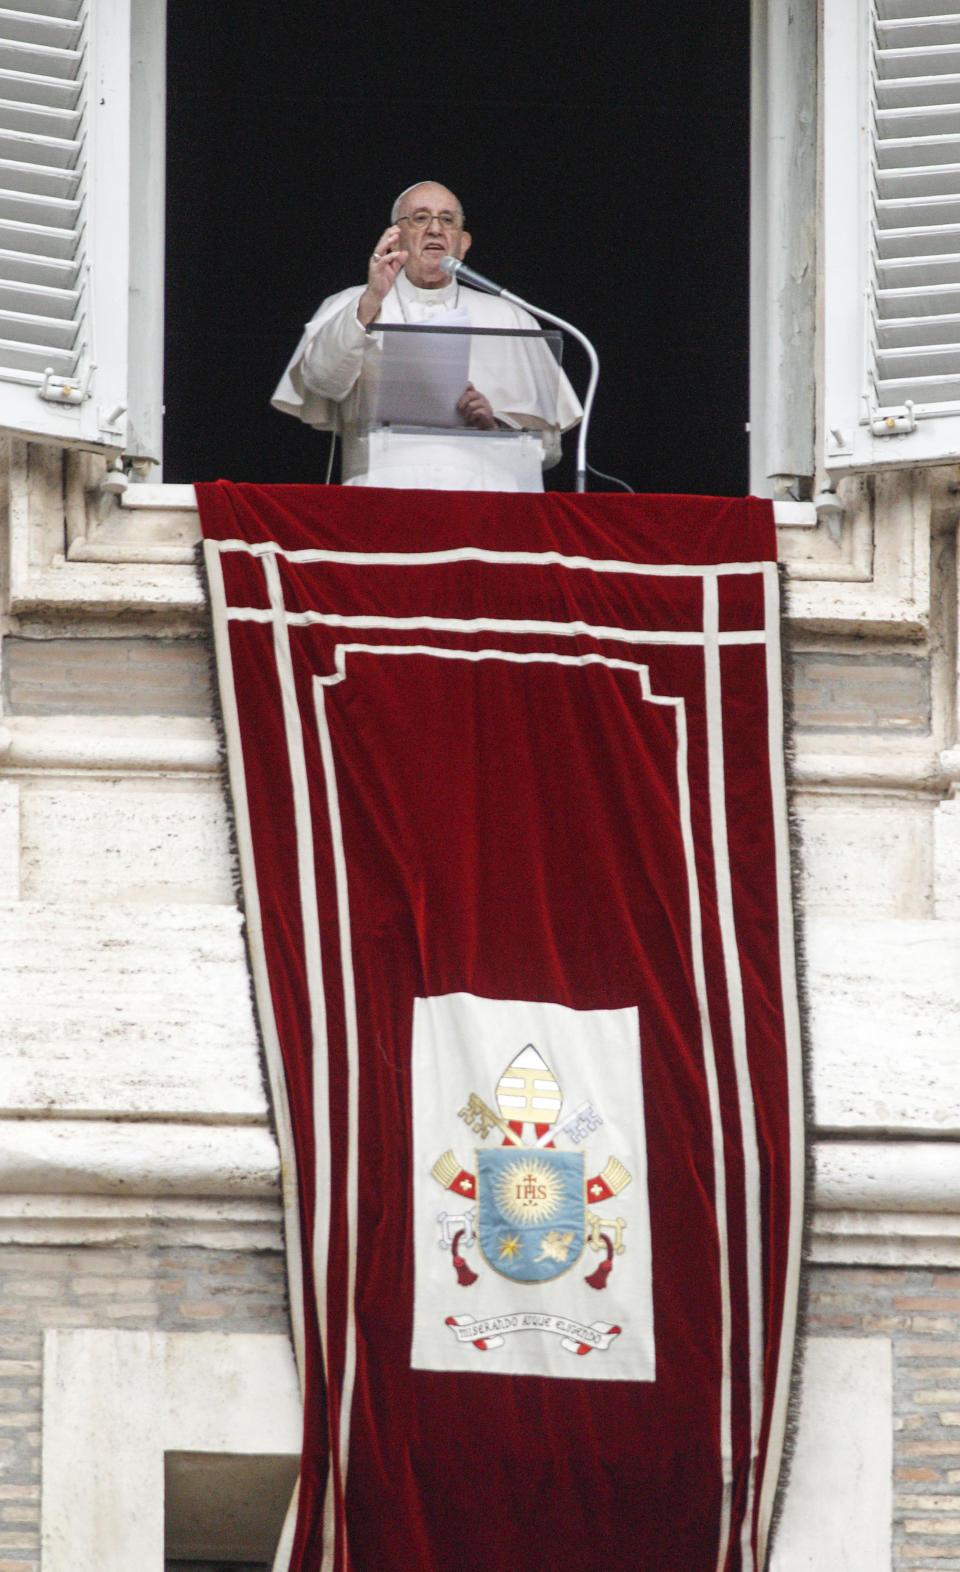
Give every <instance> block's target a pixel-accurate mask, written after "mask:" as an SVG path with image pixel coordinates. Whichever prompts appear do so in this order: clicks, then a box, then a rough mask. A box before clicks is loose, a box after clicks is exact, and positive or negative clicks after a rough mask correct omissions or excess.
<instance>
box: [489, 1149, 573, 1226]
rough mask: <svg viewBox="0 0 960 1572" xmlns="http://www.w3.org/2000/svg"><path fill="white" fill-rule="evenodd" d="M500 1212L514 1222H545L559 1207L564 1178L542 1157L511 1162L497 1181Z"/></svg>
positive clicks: (495, 1192)
mask: <svg viewBox="0 0 960 1572" xmlns="http://www.w3.org/2000/svg"><path fill="white" fill-rule="evenodd" d="M493 1193H494V1197H495V1199H496V1203H497V1206H498V1207H499V1209H500V1214H501V1216H503V1217H505V1218H506V1219H507V1220H508V1222H511V1223H546V1222H549V1220H550V1218H551V1217H553V1216H555V1215H556V1213H557V1212H558V1211H559V1210H560V1205H561V1202H562V1200H563V1181H562V1180H561V1178H560V1175H559V1174H558V1173H557V1171H556V1169H555V1168H554V1167H553V1166H552V1165H551V1164H550V1163H547V1162H544V1160H543V1158H542V1157H526V1158H520V1159H518V1161H517V1162H515V1163H508V1164H507V1166H506V1167H505V1168H504V1169H503V1172H502V1173H499V1174H498V1175H497V1178H496V1180H495V1181H494V1186H493Z"/></svg>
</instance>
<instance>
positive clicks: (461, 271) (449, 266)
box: [440, 257, 504, 295]
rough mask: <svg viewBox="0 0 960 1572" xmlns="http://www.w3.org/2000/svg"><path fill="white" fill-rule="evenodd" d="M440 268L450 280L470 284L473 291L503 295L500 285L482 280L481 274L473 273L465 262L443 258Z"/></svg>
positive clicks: (489, 280) (453, 258) (452, 258)
mask: <svg viewBox="0 0 960 1572" xmlns="http://www.w3.org/2000/svg"><path fill="white" fill-rule="evenodd" d="M440 266H441V267H442V268H443V271H444V272H445V273H446V274H448V275H449V277H450V278H456V279H459V280H460V282H461V283H463V284H472V285H473V287H474V289H482V290H483V291H484V293H485V294H488V295H502V294H503V293H504V286H503V285H502V284H495V283H494V282H493V280H492V279H489V278H484V276H483V274H482V273H475V272H474V271H473V268H472V267H467V264H466V262H458V261H457V259H456V257H444V258H443V260H442V261H441V263H440Z"/></svg>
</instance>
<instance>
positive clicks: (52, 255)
mask: <svg viewBox="0 0 960 1572" xmlns="http://www.w3.org/2000/svg"><path fill="white" fill-rule="evenodd" d="M85 52H86V38H85V16H84V4H83V0H20V3H19V4H18V6H17V8H16V9H8V8H0V379H3V380H14V381H24V382H30V383H35V384H37V385H39V384H41V383H42V381H43V376H44V373H45V372H46V371H47V370H48V369H50V370H52V371H53V372H54V374H55V375H56V376H57V377H61V378H67V379H69V378H73V377H76V376H77V374H78V372H79V371H80V369H81V367H80V362H81V356H82V354H83V351H84V348H85V335H84V328H85V321H84V316H85V304H84V290H83V288H82V284H83V266H84V260H85V259H84V189H83V157H82V155H83V146H84V127H83V111H84V101H83V100H84V85H85V84H84V75H85V71H84V63H85Z"/></svg>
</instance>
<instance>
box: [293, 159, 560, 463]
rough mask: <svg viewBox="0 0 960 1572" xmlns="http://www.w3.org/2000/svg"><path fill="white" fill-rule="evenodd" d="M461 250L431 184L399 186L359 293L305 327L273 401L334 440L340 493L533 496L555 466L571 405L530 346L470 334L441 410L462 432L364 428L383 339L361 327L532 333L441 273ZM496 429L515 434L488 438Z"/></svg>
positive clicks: (488, 298) (551, 369)
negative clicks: (447, 408) (463, 364)
mask: <svg viewBox="0 0 960 1572" xmlns="http://www.w3.org/2000/svg"><path fill="white" fill-rule="evenodd" d="M470 242H471V237H470V235H469V234H468V233H467V230H466V229H465V228H464V217H463V209H462V207H461V206H460V203H459V201H458V200H457V198H456V197H455V196H454V194H453V192H452V191H448V190H447V188H446V186H441V185H437V184H436V182H435V181H432V180H428V181H423V182H421V183H420V184H418V185H414V186H409V187H408V188H407V190H406V191H404V192H402V193H401V195H400V196H399V197H398V198H397V200H396V202H395V203H394V205H393V212H392V214H391V221H390V224H389V226H388V227H387V228H386V229H385V230H384V232H383V234H382V235H381V236H380V238H379V240H378V241H377V243H376V245H375V247H374V249H373V252H372V254H371V256H370V261H369V266H368V269H367V282H366V284H365V285H358V286H356V287H354V288H352V289H346V290H343V291H341V293H340V294H337V295H332V296H330V298H329V299H327V300H325V301H324V302H323V304H322V306H321V307H320V309H319V311H318V312H317V314H316V316H315V317H313V319H312V320H311V321H310V322H309V323H308V324H307V327H306V331H305V332H304V335H303V338H302V339H301V340H300V343H299V344H298V346H297V349H296V352H295V353H294V356H293V359H292V360H291V362H290V364H289V366H288V367H287V369H286V371H285V372H284V375H283V377H282V378H281V381H280V384H279V386H278V387H277V390H276V392H275V393H274V396H273V404H274V405H275V407H276V408H277V409H280V410H283V411H285V412H286V413H288V414H291V415H297V416H299V418H300V419H301V420H303V421H306V422H307V423H308V424H310V425H312V426H316V427H318V428H319V429H321V430H334V431H338V432H340V433H341V435H342V437H343V464H342V469H343V479H344V482H345V483H346V484H347V485H374V486H409V487H426V488H437V487H439V488H446V489H453V490H506V491H516V490H520V491H532V490H536V491H540V490H542V489H543V479H542V473H541V471H542V468H543V467H549V466H550V465H551V464H555V463H556V462H557V460H558V459H559V457H560V432H561V431H566V430H569V428H570V427H571V426H574V425H576V423H577V421H578V420H579V419H580V416H581V413H582V411H581V408H580V405H579V403H578V401H577V399H576V396H575V395H574V393H573V390H572V388H571V387H570V384H569V382H568V381H567V379H566V377H565V376H564V375H563V373H562V372H559V371H558V368H557V366H556V362H555V361H554V360H553V357H552V355H551V353H550V350H549V348H548V347H547V345H546V343H545V342H544V341H543V340H542V339H531V338H524V337H521V338H515V339H511V338H498V337H489V336H482V335H481V336H479V337H477V338H475V339H473V340H472V343H471V352H470V380H468V381H467V383H466V386H465V388H464V390H463V392H462V394H461V395H460V397H459V399H458V400H457V401H456V412H457V415H456V417H454V416H453V415H452V412H451V419H456V418H459V422H461V423H462V424H461V426H460V430H461V433H462V434H461V435H460V437H459V438H458V436H457V435H456V431H455V430H453V431H451V432H450V434H449V435H447V434H439V433H437V432H434V433H432V434H431V433H428V432H410V431H406V432H405V433H394V432H390V431H383V430H379V429H377V426H376V422H375V420H374V422H373V424H371V415H370V408H369V404H370V399H369V397H368V394H369V391H370V389H371V387H373V386H374V385H375V384H376V379H377V374H378V358H379V356H380V355H381V353H382V346H381V343H380V340H381V339H383V338H384V337H385V336H386V335H384V334H379V335H378V334H376V333H374V334H369V333H368V332H367V329H368V328H369V327H371V325H380V324H384V325H389V324H400V323H433V324H434V325H436V326H438V327H439V326H444V325H446V324H447V323H450V324H461V323H463V324H468V325H469V327H470V328H471V329H472V328H486V329H490V328H493V329H501V330H502V329H518V328H521V329H536V328H537V323H536V322H535V321H534V319H533V318H532V317H531V316H529V315H528V314H527V313H526V312H525V311H521V310H519V309H518V308H517V307H515V306H512V305H511V304H510V303H509V302H507V301H504V300H501V299H499V298H498V297H496V296H492V295H487V294H483V293H481V292H480V291H478V290H474V289H468V288H466V287H465V286H463V285H461V284H460V283H459V281H458V280H456V279H455V278H451V277H450V276H449V274H447V273H446V272H445V271H444V270H443V267H442V266H441V264H442V263H443V261H444V259H445V258H447V257H455V258H457V259H458V260H462V259H463V258H464V257H465V256H466V254H467V251H468V250H469V248H470ZM475 383H476V385H475ZM554 404H555V409H554V407H553V405H554ZM547 406H550V407H549V408H548V407H547ZM464 428H466V430H467V431H469V430H471V429H472V431H473V432H489V433H491V439H490V440H488V441H483V440H478V439H477V437H476V436H472V437H470V436H468V435H466V434H465V430H464ZM498 432H499V433H503V434H506V433H518V432H524V433H525V435H524V436H523V437H521V438H518V437H516V436H515V437H513V438H512V439H510V438H507V440H499V441H498V440H497V438H496V436H495V435H493V434H495V433H498Z"/></svg>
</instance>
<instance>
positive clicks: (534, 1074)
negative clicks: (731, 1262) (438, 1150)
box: [431, 1043, 631, 1354]
mask: <svg viewBox="0 0 960 1572" xmlns="http://www.w3.org/2000/svg"><path fill="white" fill-rule="evenodd" d="M494 1100H495V1102H496V1105H497V1109H498V1110H499V1112H496V1111H494V1109H493V1108H491V1107H490V1105H489V1104H488V1103H487V1102H485V1101H484V1099H483V1098H482V1097H481V1096H480V1094H479V1093H478V1092H475V1091H472V1092H470V1094H469V1095H468V1097H467V1099H466V1102H465V1103H464V1104H463V1106H462V1107H461V1108H460V1109H459V1110H458V1112H459V1117H460V1118H461V1119H462V1120H463V1121H464V1123H465V1124H466V1125H468V1126H469V1128H470V1129H471V1130H472V1131H473V1132H474V1134H475V1135H478V1136H479V1137H480V1138H481V1140H487V1139H497V1138H499V1139H500V1142H501V1144H499V1145H496V1146H494V1145H488V1146H478V1147H476V1148H475V1149H474V1160H473V1163H472V1165H471V1166H470V1167H466V1166H463V1165H462V1164H461V1163H460V1161H459V1159H458V1158H457V1156H456V1155H455V1153H454V1151H453V1149H452V1148H450V1149H448V1150H447V1151H445V1152H444V1153H443V1154H442V1155H441V1156H440V1157H438V1158H437V1160H436V1162H435V1163H434V1164H433V1167H432V1169H431V1174H432V1176H433V1178H434V1179H435V1180H436V1181H437V1183H438V1184H441V1185H442V1186H443V1188H444V1189H445V1190H448V1191H451V1192H452V1193H453V1194H454V1195H456V1196H458V1197H462V1198H464V1199H467V1200H469V1201H471V1202H474V1203H475V1204H474V1205H473V1206H472V1207H471V1208H470V1209H469V1210H467V1211H465V1212H461V1213H455V1212H446V1211H444V1212H440V1213H439V1214H438V1217H437V1221H438V1224H439V1226H440V1232H441V1244H442V1245H446V1244H449V1247H450V1250H451V1259H452V1262H453V1266H454V1269H455V1272H456V1280H457V1282H458V1283H459V1285H460V1286H461V1287H470V1286H471V1285H472V1284H473V1283H474V1282H476V1280H477V1273H475V1272H474V1271H473V1270H472V1268H471V1267H470V1266H469V1265H468V1264H467V1262H466V1261H465V1259H464V1255H463V1251H464V1249H467V1248H469V1247H470V1246H471V1245H472V1244H473V1243H474V1241H476V1243H477V1244H478V1245H479V1249H480V1254H481V1255H482V1257H483V1260H484V1261H485V1263H486V1264H487V1265H488V1266H489V1267H491V1268H492V1269H493V1270H494V1271H495V1272H499V1273H500V1274H501V1275H502V1276H503V1277H506V1278H509V1279H511V1280H512V1281H513V1282H515V1283H530V1284H541V1283H546V1282H549V1281H551V1280H552V1279H554V1278H559V1277H562V1276H563V1275H564V1274H565V1273H568V1272H571V1271H573V1270H574V1269H575V1268H576V1267H577V1265H578V1263H579V1262H580V1259H581V1257H582V1255H583V1253H584V1250H585V1249H587V1248H588V1247H589V1249H590V1250H592V1251H594V1252H602V1253H603V1260H602V1261H601V1262H600V1264H599V1265H596V1264H594V1265H593V1267H592V1269H591V1270H590V1271H589V1272H588V1273H587V1274H586V1275H585V1279H584V1280H585V1281H586V1282H587V1283H588V1284H589V1286H590V1287H591V1288H594V1289H597V1290H601V1289H604V1288H605V1287H606V1284H607V1278H608V1276H609V1274H610V1272H611V1270H612V1266H613V1258H614V1256H616V1255H623V1254H624V1252H625V1250H626V1243H625V1241H624V1230H625V1228H626V1222H625V1220H624V1218H622V1217H619V1216H618V1217H615V1218H605V1217H602V1216H601V1215H600V1214H599V1213H598V1212H596V1211H594V1210H593V1206H595V1205H597V1204H598V1203H600V1202H603V1201H608V1200H611V1199H612V1198H613V1197H614V1196H616V1195H618V1194H619V1193H620V1191H621V1190H623V1189H625V1187H626V1186H627V1185H628V1184H629V1183H630V1180H631V1174H630V1172H629V1170H628V1169H627V1168H626V1166H625V1165H624V1164H623V1163H622V1162H621V1161H620V1160H619V1158H617V1157H615V1156H611V1157H609V1158H608V1160H607V1162H606V1164H605V1166H604V1167H603V1169H602V1170H601V1171H600V1172H598V1173H594V1174H592V1175H591V1176H589V1177H587V1169H586V1153H585V1151H584V1150H583V1143H584V1142H585V1141H586V1140H587V1139H588V1137H589V1136H590V1135H591V1134H593V1133H594V1132H595V1131H596V1130H597V1129H598V1128H599V1127H600V1126H601V1125H602V1124H603V1118H602V1115H601V1114H600V1113H599V1112H598V1111H597V1110H596V1109H595V1108H594V1106H593V1104H592V1103H591V1102H589V1101H588V1102H584V1103H581V1104H580V1105H579V1106H577V1107H576V1108H575V1109H574V1110H573V1111H572V1112H570V1113H569V1114H567V1115H566V1116H564V1098H563V1093H562V1091H561V1088H560V1086H559V1084H558V1082H557V1080H556V1077H555V1076H554V1074H553V1071H552V1070H551V1069H550V1066H549V1065H548V1064H547V1063H546V1061H545V1060H544V1058H543V1056H542V1055H541V1053H540V1051H539V1049H538V1048H537V1047H536V1046H535V1045H534V1044H533V1043H527V1044H526V1045H525V1046H524V1047H523V1048H522V1049H521V1050H520V1052H519V1053H518V1054H517V1055H516V1056H515V1057H514V1058H513V1059H512V1060H511V1062H510V1063H509V1064H508V1065H507V1066H506V1067H505V1069H504V1070H503V1073H502V1074H501V1076H500V1078H499V1080H498V1082H497V1084H496V1088H495V1090H494ZM558 1143H562V1144H558ZM591 1203H592V1204H591ZM447 1324H448V1326H450V1327H451V1328H452V1329H454V1330H455V1331H456V1332H457V1333H458V1335H460V1336H461V1340H462V1334H463V1331H464V1329H465V1328H466V1329H467V1330H470V1329H471V1326H472V1323H471V1320H470V1318H469V1317H463V1316H458V1315H451V1316H448V1317H447ZM524 1329H526V1328H525V1327H523V1326H521V1327H518V1328H512V1327H506V1328H499V1329H498V1331H497V1333H496V1334H495V1335H496V1336H497V1337H498V1338H499V1336H500V1332H502V1331H505V1330H524ZM538 1329H539V1330H547V1331H552V1330H560V1331H561V1332H563V1331H564V1330H565V1328H564V1327H559V1328H554V1327H552V1326H540V1327H539V1328H538ZM581 1330H583V1329H582V1328H581ZM591 1330H592V1331H594V1332H595V1333H597V1334H598V1335H597V1337H596V1338H595V1339H590V1340H588V1341H584V1339H583V1338H581V1337H579V1336H577V1335H576V1329H574V1333H573V1335H572V1336H571V1337H567V1338H566V1340H565V1346H566V1345H567V1344H569V1345H570V1346H571V1349H572V1351H574V1352H576V1353H580V1354H583V1353H588V1352H590V1350H591V1348H593V1347H600V1348H607V1347H609V1346H610V1343H611V1342H612V1341H613V1339H614V1338H615V1337H617V1336H618V1335H619V1333H620V1328H619V1326H616V1325H615V1324H614V1323H612V1322H595V1323H593V1324H592V1326H591ZM471 1341H473V1342H474V1344H475V1346H477V1347H481V1348H486V1347H487V1346H489V1344H490V1339H489V1337H487V1336H484V1335H478V1337H475V1338H472V1339H471Z"/></svg>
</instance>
